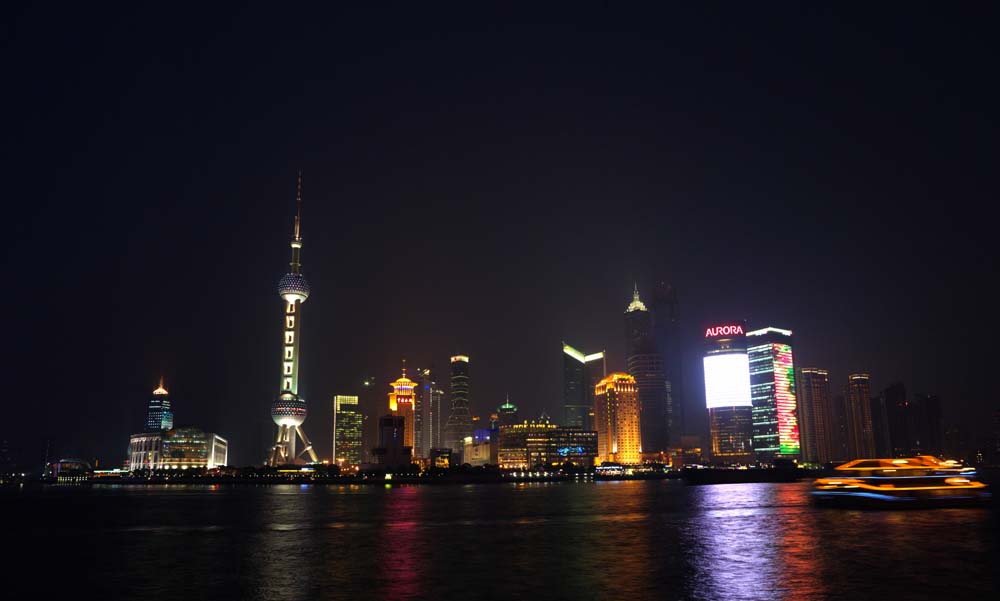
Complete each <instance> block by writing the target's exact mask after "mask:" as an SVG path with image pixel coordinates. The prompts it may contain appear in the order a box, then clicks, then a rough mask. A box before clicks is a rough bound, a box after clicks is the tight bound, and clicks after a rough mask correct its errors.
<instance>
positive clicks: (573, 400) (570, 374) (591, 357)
mask: <svg viewBox="0 0 1000 601" xmlns="http://www.w3.org/2000/svg"><path fill="white" fill-rule="evenodd" d="M562 349H563V411H564V416H565V417H564V418H563V425H564V426H566V427H567V428H579V429H581V430H590V429H591V428H592V427H593V425H592V424H591V423H590V414H591V413H592V412H593V408H594V386H596V385H597V383H598V382H600V381H601V380H603V379H604V376H605V375H607V373H606V372H607V364H606V362H605V357H604V351H599V352H596V353H590V354H584V353H582V352H580V351H578V350H576V349H575V348H573V347H572V346H570V345H568V344H566V343H565V342H563V345H562Z"/></svg>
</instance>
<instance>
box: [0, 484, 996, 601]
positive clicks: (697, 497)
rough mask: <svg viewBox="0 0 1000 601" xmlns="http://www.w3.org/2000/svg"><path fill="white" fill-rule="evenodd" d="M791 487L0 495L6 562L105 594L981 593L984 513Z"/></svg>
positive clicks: (989, 578) (988, 586) (986, 570)
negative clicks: (16, 558)
mask: <svg viewBox="0 0 1000 601" xmlns="http://www.w3.org/2000/svg"><path fill="white" fill-rule="evenodd" d="M808 488H809V485H808V484H806V483H800V484H732V485H718V486H702V487H687V486H684V485H683V484H682V483H679V482H671V481H654V482H599V483H578V484H574V483H559V484H545V483H531V484H517V485H480V486H423V487H417V486H398V485H393V486H390V487H389V488H383V487H381V486H342V487H338V486H310V487H304V488H302V487H298V486H271V487H242V488H228V487H222V488H221V489H217V488H213V489H209V488H207V487H205V488H203V487H169V488H156V487H143V488H130V487H126V488H119V489H108V488H101V487H95V488H93V489H91V490H87V489H82V490H80V489H78V490H70V491H65V490H64V491H56V490H54V489H47V490H43V491H41V492H38V491H36V492H31V493H22V494H17V495H9V494H5V495H2V496H0V502H2V503H3V510H4V515H5V516H9V515H18V516H20V519H19V520H18V521H17V524H15V531H16V533H17V534H18V535H20V536H19V538H18V539H19V540H21V541H24V542H23V543H22V544H23V548H24V549H25V553H24V554H23V556H21V557H20V559H21V560H22V561H23V565H22V566H18V565H17V564H15V566H14V567H15V569H13V570H12V571H11V573H19V574H24V575H25V577H26V578H28V577H29V575H32V574H35V573H36V572H40V571H42V570H43V568H47V567H48V566H50V565H52V564H53V562H65V560H66V559H67V558H71V559H72V561H74V562H76V565H77V566H78V569H79V570H81V572H82V573H86V574H88V583H89V585H88V586H89V587H90V592H92V593H95V594H105V595H107V596H110V597H115V598H122V597H126V596H132V595H141V596H142V597H143V598H144V599H145V600H155V599H161V598H162V599H167V598H170V599H178V598H182V597H193V598H216V599H220V598H244V599H276V600H281V599H323V598H350V599H427V598H432V599H449V598H465V599H468V598H476V597H485V598H510V599H519V598H531V599H546V598H560V599H566V598H569V599H574V598H575V599H611V598H623V599H645V598H654V597H655V598H662V599H821V598H873V597H882V598H886V597H888V598H901V597H902V598H931V597H933V596H943V595H948V596H951V597H954V598H956V599H958V598H965V597H971V596H975V595H979V596H987V597H988V596H991V594H992V592H993V587H994V582H993V575H992V568H993V567H995V564H996V538H995V524H996V521H995V519H994V516H993V513H992V512H991V511H990V510H981V509H973V510H933V511H907V512H873V511H869V512H864V511H838V510H820V509H816V508H814V507H812V506H811V505H809V504H808V501H807V492H808ZM53 516H59V519H53ZM944 575H946V576H944ZM39 577H41V576H39ZM58 585H59V582H58V581H56V582H53V583H52V586H58Z"/></svg>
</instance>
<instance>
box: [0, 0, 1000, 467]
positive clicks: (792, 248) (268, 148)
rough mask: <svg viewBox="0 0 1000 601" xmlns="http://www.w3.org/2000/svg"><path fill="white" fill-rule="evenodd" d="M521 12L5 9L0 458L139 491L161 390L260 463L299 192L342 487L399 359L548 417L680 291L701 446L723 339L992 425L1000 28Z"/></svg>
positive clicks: (889, 11)
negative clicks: (93, 470) (772, 337)
mask: <svg viewBox="0 0 1000 601" xmlns="http://www.w3.org/2000/svg"><path fill="white" fill-rule="evenodd" d="M344 4H346V3H344ZM523 8H524V9H525V10H519V9H515V8H512V7H502V8H492V9H490V8H484V7H483V6H481V5H480V4H479V3H475V6H474V7H468V6H466V7H460V6H448V7H445V6H443V5H436V4H435V5H431V4H425V3H407V4H403V5H399V6H384V7H381V8H378V9H371V10H365V11H358V10H356V9H348V8H346V7H339V8H337V7H334V8H331V7H325V8H324V11H325V12H310V11H311V10H312V9H309V10H306V9H305V8H303V7H298V8H296V9H295V10H294V11H290V12H284V11H282V10H281V9H279V8H278V7H277V5H274V4H269V5H261V6H257V7H255V8H245V9H240V10H235V11H234V10H231V9H229V8H219V7H213V6H208V7H198V9H197V10H193V9H192V10H184V9H177V8H175V7H173V6H167V5H156V6H154V7H145V8H135V7H127V8H121V7H116V8H110V7H108V8H106V7H103V6H99V5H93V4H87V5H83V4H81V5H76V6H70V7H61V8H59V7H56V6H55V5H53V4H51V3H44V4H40V5H37V6H35V5H29V6H24V5H16V6H6V7H5V8H4V9H3V11H4V12H3V27H2V29H0V35H2V61H3V73H4V86H3V88H4V92H3V98H4V101H5V102H4V104H5V105H6V108H4V109H3V111H4V114H5V117H6V119H5V128H4V129H5V132H4V136H3V138H4V146H5V150H4V159H3V164H4V171H5V177H4V178H3V196H4V197H5V201H6V202H5V203H4V205H5V218H4V219H3V224H4V236H3V251H4V252H3V268H4V272H5V275H6V277H7V281H8V285H7V287H6V290H5V292H6V293H5V294H3V295H2V297H3V301H2V302H3V306H2V315H4V323H5V327H4V332H5V337H6V344H4V345H3V347H4V350H3V365H5V366H6V367H5V369H4V375H5V377H4V381H5V382H7V384H8V387H7V391H6V394H4V399H5V400H4V405H5V407H6V410H5V411H4V412H3V414H4V415H5V416H6V417H4V418H3V419H2V420H0V437H3V438H5V439H7V440H9V441H10V445H11V447H12V450H13V451H14V452H15V453H16V454H17V455H18V456H19V457H20V458H21V459H22V460H23V461H32V462H34V461H37V460H38V459H39V458H40V457H41V455H42V450H43V448H44V444H45V439H47V438H50V439H52V440H53V444H54V448H55V449H56V452H57V453H58V454H62V455H77V456H84V457H100V458H101V459H102V461H103V463H105V464H117V463H119V462H120V460H121V459H122V457H123V455H124V451H125V448H126V446H127V439H128V434H129V433H130V432H132V431H137V430H139V429H140V427H141V423H142V420H143V415H144V412H145V403H146V399H147V397H148V396H149V393H150V391H151V390H152V389H153V388H154V387H155V384H156V380H157V378H158V376H159V375H160V374H161V373H163V374H164V375H165V376H166V377H167V384H168V388H170V390H171V392H172V394H173V397H174V408H175V411H176V415H177V421H178V423H191V424H197V425H199V426H201V427H203V428H205V429H208V430H212V431H217V432H219V433H220V434H222V435H223V436H225V437H227V438H228V439H229V441H230V445H231V455H230V457H231V460H232V462H233V463H236V464H247V463H251V462H256V461H259V460H261V458H262V457H263V452H264V449H263V447H264V446H266V445H267V443H268V441H269V439H270V437H271V433H272V429H273V425H272V423H271V421H270V417H269V414H268V408H269V405H270V402H271V400H272V399H273V398H274V396H275V394H276V392H277V388H278V383H279V382H278V379H279V370H280V361H279V358H278V357H279V355H280V350H281V349H280V336H281V334H280V330H281V323H282V315H281V313H282V305H281V301H280V300H279V298H278V296H277V294H276V292H275V284H276V282H277V280H278V278H279V277H280V276H281V274H282V273H283V272H284V270H285V269H286V267H287V261H288V256H289V249H288V239H289V237H290V234H291V227H292V216H293V211H294V185H295V172H296V171H297V170H299V169H301V170H302V171H303V172H304V179H305V184H304V188H305V209H304V223H303V236H304V239H305V246H304V249H303V263H304V272H305V274H306V275H307V277H308V278H309V280H310V281H311V283H312V287H313V294H312V296H311V297H310V299H309V301H308V302H307V303H306V305H305V307H304V309H305V310H304V313H303V319H304V321H303V323H304V327H305V331H304V334H303V349H302V352H303V362H304V363H303V368H302V369H303V380H302V383H301V391H302V392H303V394H304V395H305V396H306V398H307V399H308V400H309V402H310V417H309V419H308V421H307V422H306V424H305V428H306V431H307V432H308V433H309V434H310V435H311V436H312V437H313V438H314V441H315V443H316V446H317V448H318V449H319V451H320V453H321V455H323V454H325V455H329V450H328V449H329V447H330V437H331V435H330V422H331V408H330V399H331V397H332V395H333V394H335V393H342V392H348V391H350V390H351V389H352V388H353V387H354V385H355V382H356V381H357V380H358V378H360V376H361V374H363V373H365V372H368V373H373V374H375V375H376V376H377V377H379V378H380V379H381V380H382V381H383V382H387V381H389V380H391V379H393V378H394V377H395V376H396V374H397V373H398V365H399V360H400V359H401V358H402V357H406V358H407V359H408V361H409V362H410V363H411V364H422V365H426V364H428V363H430V362H433V363H434V365H435V366H436V367H438V368H440V369H441V370H444V369H446V368H447V357H448V356H449V355H451V354H454V353H456V352H461V353H464V354H468V355H470V356H471V358H472V360H471V370H472V406H473V412H474V413H477V414H486V413H488V411H489V410H490V409H491V408H493V407H496V405H497V404H499V402H501V400H502V399H503V397H504V394H505V393H509V394H510V397H511V400H512V401H514V402H515V403H516V404H519V405H521V407H522V410H523V414H527V415H528V416H530V415H532V414H536V413H537V412H539V411H541V410H543V409H545V410H546V411H548V412H549V413H551V414H553V415H556V416H558V415H560V414H561V411H560V407H561V400H560V395H561V371H560V366H561V352H560V341H561V340H563V339H565V340H567V341H570V342H572V343H575V344H576V345H577V346H580V347H581V348H583V349H585V350H588V351H589V350H592V349H595V348H601V347H606V348H607V349H608V351H609V353H610V366H611V367H613V368H617V369H621V368H623V367H624V357H623V352H624V340H623V337H624V334H623V329H624V326H623V323H622V313H623V311H624V309H625V306H626V305H627V304H628V301H629V297H630V290H631V287H632V283H633V281H638V283H639V286H640V290H641V291H645V292H647V297H648V292H650V287H651V285H652V284H653V282H654V281H657V280H659V279H663V280H667V281H670V282H672V283H673V284H674V285H675V287H676V288H677V289H678V290H679V294H680V302H681V306H680V309H681V312H682V316H683V319H684V328H685V332H686V335H687V336H688V338H689V345H688V347H689V349H690V350H689V354H690V357H689V358H688V359H689V360H688V362H687V363H688V365H689V366H690V367H691V368H690V369H689V370H688V372H689V373H688V379H687V382H688V390H687V395H686V396H687V401H686V402H687V407H688V410H689V413H691V414H692V415H694V416H696V417H697V419H693V420H692V423H691V424H689V427H690V428H689V429H691V430H692V431H697V430H698V428H700V427H701V425H702V420H701V414H702V413H703V409H702V408H703V407H704V405H703V399H702V396H703V389H702V387H701V382H700V378H701V374H700V363H699V361H698V360H697V352H698V350H699V346H698V344H699V342H700V338H701V333H702V332H703V328H704V327H705V326H706V325H710V324H712V323H716V322H719V321H724V320H729V319H748V320H749V322H750V325H751V326H754V327H757V326H765V325H775V326H778V327H785V328H790V329H792V330H794V331H795V334H796V346H795V355H796V357H795V358H796V363H797V364H798V365H816V366H820V367H827V368H829V369H830V370H831V372H832V373H831V375H832V377H833V379H834V388H835V389H839V388H840V387H841V385H842V382H844V381H846V376H847V374H848V373H850V372H853V371H859V370H867V371H869V372H871V374H872V383H873V388H874V389H876V390H878V389H880V388H882V387H884V386H886V385H888V384H889V383H891V382H893V381H895V380H902V381H903V382H905V384H906V385H907V388H908V390H909V391H915V392H930V393H938V394H941V395H942V396H943V398H944V402H945V412H946V417H947V419H948V420H950V421H959V422H961V423H963V424H965V425H966V426H973V425H976V424H978V425H979V426H983V425H984V424H987V423H988V420H989V419H990V416H991V414H992V412H993V411H995V410H996V409H997V407H998V406H1000V400H998V398H997V389H996V386H993V385H992V384H991V382H992V377H991V373H992V363H993V357H994V356H995V351H994V350H993V346H994V343H993V341H994V340H995V338H996V335H995V334H994V333H992V329H993V327H994V326H993V322H994V319H995V316H996V300H995V298H996V297H995V296H994V295H993V288H994V282H995V279H996V272H995V270H996V267H995V265H996V251H995V236H996V234H995V230H996V228H995V225H994V223H995V216H994V215H993V212H994V210H993V207H992V206H990V205H992V204H994V203H995V201H996V198H997V194H996V186H995V168H996V165H997V154H998V153H997V149H996V140H997V134H998V133H1000V132H998V126H997V119H996V114H995V111H996V107H997V106H998V101H1000V94H998V89H997V83H996V81H997V79H996V61H997V57H998V52H997V50H998V48H997V44H996V42H995V23H996V16H997V15H996V14H995V13H994V10H995V9H994V7H992V6H988V5H986V4H969V5H965V6H963V7H958V8H956V7H946V6H943V5H938V6H934V7H933V8H924V7H920V6H912V5H910V4H906V5H899V4H893V5H892V6H888V7H885V8H884V9H882V8H877V7H875V8H873V7H871V6H864V7H862V6H857V7H856V9H857V10H856V11H855V12H847V11H850V10H851V9H852V8H853V7H837V8H836V9H831V8H829V7H819V8H817V7H805V6H795V5H792V4H790V3H789V4H780V5H775V6H773V7H769V9H768V10H767V11H766V12H761V11H760V7H758V6H754V7H750V6H745V7H735V6H732V5H730V6H714V7H701V6H699V7H685V8H683V9H676V8H672V9H664V8H662V7H661V11H660V12H647V11H646V10H639V9H638V8H636V7H626V8H625V9H624V10H609V9H598V8H593V9H589V8H588V9H582V8H581V7H579V6H577V5H576V4H565V5H558V6H551V7H548V8H539V7H536V6H531V7H529V6H527V5H524V6H523ZM842 10H843V11H844V12H841V11H842ZM942 10H943V11H947V12H938V11H942ZM386 392H388V388H386Z"/></svg>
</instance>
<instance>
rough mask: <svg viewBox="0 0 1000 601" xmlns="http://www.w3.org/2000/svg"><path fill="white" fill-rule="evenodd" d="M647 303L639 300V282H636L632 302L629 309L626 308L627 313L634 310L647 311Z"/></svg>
mask: <svg viewBox="0 0 1000 601" xmlns="http://www.w3.org/2000/svg"><path fill="white" fill-rule="evenodd" d="M645 310H646V305H645V304H644V303H643V302H642V301H641V300H639V284H638V282H636V283H635V287H634V288H633V289H632V302H631V303H629V305H628V309H626V310H625V312H626V313H631V312H632V311H645Z"/></svg>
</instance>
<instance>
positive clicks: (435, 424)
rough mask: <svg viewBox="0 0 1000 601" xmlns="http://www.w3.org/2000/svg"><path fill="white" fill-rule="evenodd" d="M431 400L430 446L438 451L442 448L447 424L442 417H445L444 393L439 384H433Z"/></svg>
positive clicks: (429, 404)
mask: <svg viewBox="0 0 1000 601" xmlns="http://www.w3.org/2000/svg"><path fill="white" fill-rule="evenodd" d="M429 398H430V402H429V403H428V406H429V407H430V414H429V416H428V417H429V419H428V421H429V422H430V423H431V432H430V441H431V443H430V444H431V448H432V449H438V448H441V440H442V438H443V428H444V424H446V423H447V422H446V421H445V420H444V419H442V415H444V407H443V403H444V391H443V390H441V389H440V388H438V387H437V382H433V381H432V382H431V389H430V397H429Z"/></svg>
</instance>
